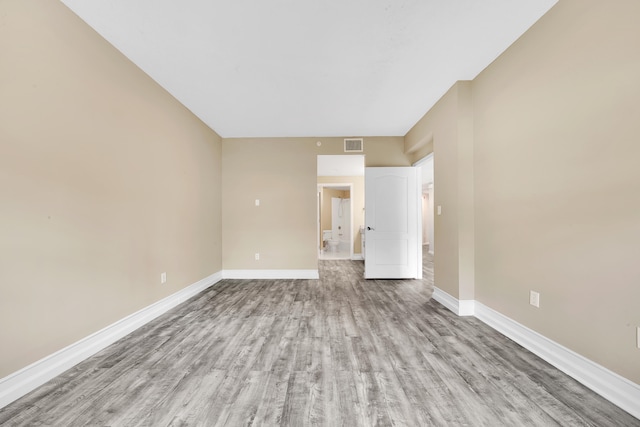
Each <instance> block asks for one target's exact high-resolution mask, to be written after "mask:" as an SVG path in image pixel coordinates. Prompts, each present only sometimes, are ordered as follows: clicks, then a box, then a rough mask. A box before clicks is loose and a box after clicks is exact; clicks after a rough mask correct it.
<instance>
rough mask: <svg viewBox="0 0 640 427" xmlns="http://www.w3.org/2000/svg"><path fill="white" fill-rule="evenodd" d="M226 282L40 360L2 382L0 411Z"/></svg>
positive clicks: (165, 302) (167, 301)
mask: <svg viewBox="0 0 640 427" xmlns="http://www.w3.org/2000/svg"><path fill="white" fill-rule="evenodd" d="M220 280H222V274H221V272H218V273H215V274H212V275H211V276H209V277H205V278H204V279H202V280H200V281H198V282H196V283H194V284H192V285H190V286H188V287H186V288H184V289H182V290H180V291H178V292H176V293H175V294H173V295H170V296H168V297H166V298H164V299H161V300H160V301H158V302H156V303H154V304H151V305H150V306H148V307H145V308H143V309H142V310H140V311H137V312H136V313H133V314H131V315H129V316H127V317H125V318H124V319H121V320H119V321H117V322H115V323H113V324H112V325H109V326H107V327H106V328H104V329H102V330H100V331H98V332H95V333H93V334H91V335H89V336H88V337H86V338H83V339H81V340H80V341H77V342H75V343H73V344H71V345H70V346H68V347H65V348H63V349H62V350H59V351H57V352H55V353H53V354H51V355H49V356H47V357H45V358H43V359H40V360H39V361H37V362H35V363H33V364H31V365H29V366H27V367H25V368H23V369H21V370H19V371H17V372H14V373H13V374H11V375H9V376H7V377H5V378H2V379H0V408H3V407H5V406H7V405H8V404H9V403H11V402H13V401H15V400H17V399H19V398H20V397H22V396H24V395H25V394H27V393H29V392H30V391H32V390H34V389H35V388H37V387H39V386H41V385H42V384H44V383H46V382H47V381H49V380H51V379H52V378H55V377H56V376H58V375H60V374H61V373H63V372H64V371H66V370H68V369H70V368H72V367H73V366H75V365H77V364H78V363H80V362H82V361H83V360H85V359H87V358H89V357H91V356H93V355H94V354H96V353H97V352H99V351H100V350H102V349H104V348H106V347H107V346H109V345H111V344H113V343H114V342H116V341H117V340H119V339H120V338H122V337H124V336H126V335H128V334H129V333H131V332H133V331H134V330H136V329H138V328H139V327H141V326H143V325H145V324H147V323H148V322H150V321H152V320H153V319H155V318H157V317H159V316H160V315H162V314H164V313H166V312H167V311H169V310H170V309H172V308H174V307H175V306H177V305H178V304H181V303H182V302H184V301H186V300H188V299H189V298H191V297H192V296H194V295H197V294H198V293H200V292H202V291H203V290H205V289H207V288H208V287H210V286H212V285H214V284H215V283H217V282H219V281H220Z"/></svg>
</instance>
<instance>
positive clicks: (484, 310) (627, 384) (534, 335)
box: [475, 301, 640, 419]
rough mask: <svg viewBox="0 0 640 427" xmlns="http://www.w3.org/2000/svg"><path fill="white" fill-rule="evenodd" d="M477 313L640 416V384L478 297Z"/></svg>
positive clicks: (533, 351)
mask: <svg viewBox="0 0 640 427" xmlns="http://www.w3.org/2000/svg"><path fill="white" fill-rule="evenodd" d="M475 316H476V317H477V318H478V319H479V320H481V321H482V322H484V323H486V324H487V325H489V326H491V327H492V328H493V329H495V330H496V331H498V332H500V333H501V334H503V335H505V336H506V337H508V338H510V339H512V340H513V341H515V342H516V343H518V344H520V345H521V346H523V347H524V348H526V349H527V350H529V351H531V352H532V353H534V354H535V355H537V356H539V357H540V358H542V359H544V360H546V361H547V362H549V363H550V364H552V365H553V366H555V367H556V368H558V369H559V370H561V371H562V372H564V373H565V374H567V375H569V376H570V377H572V378H574V379H575V380H577V381H579V382H580V383H582V384H584V385H585V386H587V387H588V388H590V389H591V390H593V391H595V392H596V393H598V394H599V395H601V396H602V397H604V398H605V399H607V400H609V401H610V402H612V403H613V404H615V405H617V406H619V407H620V408H622V409H624V410H625V411H627V412H628V413H630V414H631V415H633V416H634V417H636V418H638V419H640V385H638V384H635V383H633V382H631V381H629V380H628V379H626V378H624V377H622V376H620V375H618V374H616V373H615V372H612V371H610V370H609V369H607V368H605V367H604V366H602V365H599V364H597V363H595V362H592V361H591V360H589V359H587V358H586V357H584V356H581V355H580V354H578V353H576V352H574V351H572V350H569V349H568V348H566V347H564V346H562V345H560V344H558V343H557V342H555V341H552V340H550V339H549V338H547V337H545V336H544V335H541V334H539V333H538V332H536V331H534V330H532V329H529V328H527V327H526V326H524V325H521V324H520V323H518V322H516V321H515V320H512V319H510V318H509V317H507V316H505V315H503V314H501V313H499V312H497V311H495V310H493V309H491V308H489V307H487V306H486V305H484V304H482V303H479V302H477V301H476V304H475Z"/></svg>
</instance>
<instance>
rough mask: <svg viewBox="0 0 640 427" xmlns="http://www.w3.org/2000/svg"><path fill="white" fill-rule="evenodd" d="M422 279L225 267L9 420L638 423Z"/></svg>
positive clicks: (23, 402)
mask: <svg viewBox="0 0 640 427" xmlns="http://www.w3.org/2000/svg"><path fill="white" fill-rule="evenodd" d="M426 261H427V262H426V263H425V279H424V280H422V281H415V280H410V281H398V280H384V281H383V280H370V281H365V280H363V279H362V273H363V263H362V262H361V261H320V277H321V279H320V280H224V281H222V282H220V283H218V284H216V285H215V286H213V287H212V288H210V289H208V290H207V291H205V292H203V293H202V294H200V295H198V296H196V297H194V298H192V299H191V300H189V301H188V302H186V303H185V304H182V305H181V306H179V307H177V308H176V309H174V310H172V311H171V312H169V313H167V314H166V315H164V316H162V317H161V318H158V319H156V320H155V321H153V322H152V323H150V324H148V325H146V326H145V327H143V328H141V329H139V330H137V331H136V332H134V333H132V334H130V335H129V336H127V337H125V338H124V339H122V340H120V341H118V342H117V343H115V344H113V345H112V346H110V347H108V348H107V349H105V350H104V351H102V352H100V353H99V354H97V355H96V356H94V357H92V358H90V359H88V360H86V361H85V362H83V363H81V364H79V365H77V366H76V367H74V368H73V369H71V370H69V371H67V372H66V373H64V374H63V375H61V376H59V377H57V378H56V379H54V380H52V381H51V382H49V383H47V384H45V385H44V386H42V387H40V388H38V389H37V390H35V391H33V392H32V393H30V394H29V395H27V396H25V397H23V398H22V399H20V400H18V401H16V402H14V403H13V404H11V405H9V406H7V407H6V408H4V409H2V410H0V425H2V426H40V425H53V426H84V425H90V426H183V425H185V426H186V425H191V426H217V425H220V426H222V425H227V426H248V425H256V426H258V425H273V426H307V425H325V426H349V427H354V426H374V425H375V426H404V425H406V426H430V425H438V426H464V425H466V426H503V425H504V426H556V425H557V426H583V425H589V426H638V425H640V421H638V420H637V419H635V418H633V417H631V416H630V415H629V414H627V413H625V412H624V411H622V410H620V409H619V408H617V407H616V406H614V405H613V404H611V403H609V402H607V401H606V400H604V399H602V398H601V397H599V396H597V395H596V394H595V393H593V392H591V391H590V390H588V389H586V388H585V387H583V386H581V385H580V384H578V383H577V382H575V381H574V380H572V379H571V378H569V377H567V376H566V375H564V374H562V373H561V372H559V371H558V370H556V369H554V368H553V367H551V366H550V365H549V364H547V363H545V362H544V361H542V360H541V359H539V358H538V357H536V356H534V355H533V354H531V353H530V352H528V351H526V350H524V349H523V348H521V347H520V346H518V345H516V344H515V343H513V342H512V341H510V340H509V339H507V338H505V337H504V336H502V335H500V334H498V333H497V332H495V331H493V330H492V329H491V328H489V327H488V326H486V325H484V324H483V323H481V322H480V321H478V320H476V319H475V318H460V317H457V316H455V315H454V314H452V313H451V312H449V311H448V310H447V309H445V308H444V307H443V306H441V305H440V304H439V303H437V302H435V301H433V300H432V299H431V294H432V293H433V284H432V280H431V278H432V264H430V259H429V258H428V257H427V259H426Z"/></svg>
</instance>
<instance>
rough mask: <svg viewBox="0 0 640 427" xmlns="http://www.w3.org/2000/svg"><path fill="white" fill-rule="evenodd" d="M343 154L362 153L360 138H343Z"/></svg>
mask: <svg viewBox="0 0 640 427" xmlns="http://www.w3.org/2000/svg"><path fill="white" fill-rule="evenodd" d="M344 152H345V153H362V138H345V140H344Z"/></svg>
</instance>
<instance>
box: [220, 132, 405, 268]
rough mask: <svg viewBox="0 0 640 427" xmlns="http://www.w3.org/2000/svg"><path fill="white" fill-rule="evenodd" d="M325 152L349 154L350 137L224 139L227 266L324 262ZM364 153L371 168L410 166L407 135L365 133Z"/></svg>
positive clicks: (309, 265) (311, 265) (298, 265)
mask: <svg viewBox="0 0 640 427" xmlns="http://www.w3.org/2000/svg"><path fill="white" fill-rule="evenodd" d="M317 141H320V142H321V145H320V146H318V145H317ZM320 154H322V155H329V154H344V138H230V139H226V138H225V139H223V141H222V188H223V191H222V218H223V219H222V221H223V224H224V228H223V232H222V241H223V261H222V263H223V269H224V270H256V269H257V270H260V269H268V270H269V269H275V270H308V269H313V270H315V269H317V268H318V254H317V249H316V243H317V240H316V239H317V238H316V231H317V215H318V213H317V176H316V173H317V172H316V171H317V156H318V155H320ZM359 154H364V155H365V164H366V166H409V165H410V163H409V159H408V157H407V156H406V155H405V154H404V138H403V137H371V138H369V137H365V138H364V153H359ZM255 199H260V201H261V202H260V206H259V207H256V206H255ZM255 253H260V260H259V261H256V260H255V257H254V255H255Z"/></svg>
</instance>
